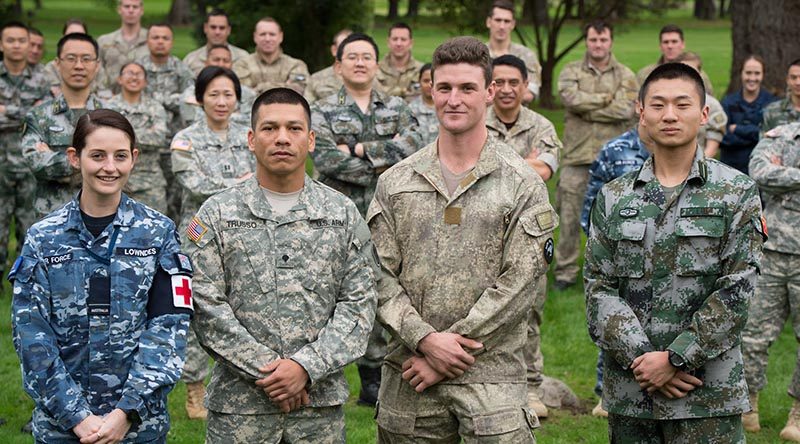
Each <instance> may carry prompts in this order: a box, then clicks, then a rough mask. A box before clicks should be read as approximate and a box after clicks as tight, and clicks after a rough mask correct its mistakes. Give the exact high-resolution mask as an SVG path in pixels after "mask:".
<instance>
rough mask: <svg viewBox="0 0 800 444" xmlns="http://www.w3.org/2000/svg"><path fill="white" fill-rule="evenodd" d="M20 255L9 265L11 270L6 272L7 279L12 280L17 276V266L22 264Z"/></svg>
mask: <svg viewBox="0 0 800 444" xmlns="http://www.w3.org/2000/svg"><path fill="white" fill-rule="evenodd" d="M22 260H23V259H22V256H17V260H15V261H14V265H12V266H11V271H9V272H8V281H9V282H14V278H16V277H17V271H19V267H20V266H22Z"/></svg>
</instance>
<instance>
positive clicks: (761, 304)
mask: <svg viewBox="0 0 800 444" xmlns="http://www.w3.org/2000/svg"><path fill="white" fill-rule="evenodd" d="M787 318H788V319H789V320H790V321H791V323H792V331H794V337H795V339H797V340H798V342H800V255H796V254H787V253H778V252H777V251H772V250H764V257H763V259H762V261H761V275H759V276H758V280H757V281H756V292H755V296H753V299H752V300H751V301H750V311H749V313H748V318H747V324H745V327H744V331H743V332H742V355H743V357H744V374H745V378H746V379H747V386H748V390H750V392H751V393H756V392H760V391H761V390H762V389H764V387H765V386H766V385H767V361H768V360H769V353H768V350H769V346H770V345H772V343H773V342H775V340H776V339H778V336H779V335H780V334H781V331H782V330H783V325H784V323H786V319H787ZM789 394H790V395H791V396H793V397H794V398H797V399H800V357H798V358H797V362H796V363H795V368H794V375H793V376H792V382H791V383H790V384H789Z"/></svg>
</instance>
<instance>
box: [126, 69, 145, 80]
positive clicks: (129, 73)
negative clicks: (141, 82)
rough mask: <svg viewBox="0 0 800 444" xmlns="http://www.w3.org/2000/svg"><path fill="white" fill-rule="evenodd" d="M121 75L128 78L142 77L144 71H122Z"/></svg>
mask: <svg viewBox="0 0 800 444" xmlns="http://www.w3.org/2000/svg"><path fill="white" fill-rule="evenodd" d="M121 75H122V77H127V78H129V79H143V78H144V73H143V72H133V71H123V72H122V74H121Z"/></svg>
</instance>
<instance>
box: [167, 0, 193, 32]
mask: <svg viewBox="0 0 800 444" xmlns="http://www.w3.org/2000/svg"><path fill="white" fill-rule="evenodd" d="M167 23H169V24H170V25H173V26H174V25H188V24H190V23H192V5H191V3H190V2H189V0H172V6H170V8H169V14H167Z"/></svg>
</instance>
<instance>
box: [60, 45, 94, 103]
mask: <svg viewBox="0 0 800 444" xmlns="http://www.w3.org/2000/svg"><path fill="white" fill-rule="evenodd" d="M97 66H98V63H97V53H96V52H95V50H94V46H92V44H91V43H89V42H85V41H82V40H67V41H66V42H64V46H63V47H62V49H61V54H60V55H59V56H58V58H57V59H56V67H57V68H58V72H59V74H61V81H62V83H63V84H64V85H65V86H66V87H68V88H70V89H72V90H75V91H78V90H82V89H84V88H88V87H89V85H90V84H91V83H92V80H94V76H95V75H96V74H97Z"/></svg>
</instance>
